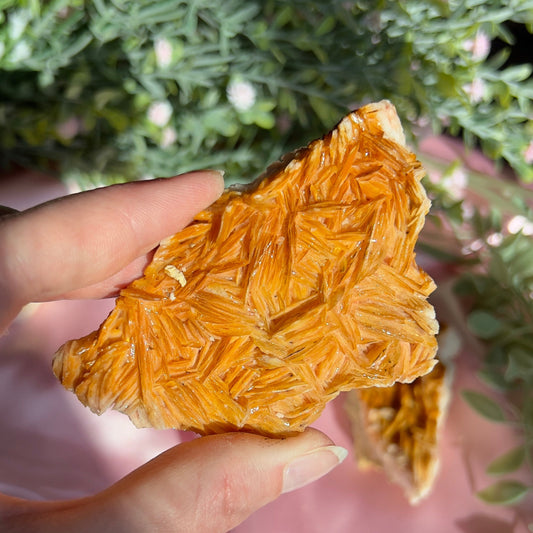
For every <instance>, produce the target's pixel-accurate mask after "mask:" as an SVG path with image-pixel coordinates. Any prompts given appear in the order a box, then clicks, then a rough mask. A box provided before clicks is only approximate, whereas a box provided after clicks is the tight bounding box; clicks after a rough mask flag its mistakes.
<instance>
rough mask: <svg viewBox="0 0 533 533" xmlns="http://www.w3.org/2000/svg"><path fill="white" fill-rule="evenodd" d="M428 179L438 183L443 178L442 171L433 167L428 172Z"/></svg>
mask: <svg viewBox="0 0 533 533" xmlns="http://www.w3.org/2000/svg"><path fill="white" fill-rule="evenodd" d="M428 179H429V181H430V183H433V184H434V185H437V183H440V181H441V180H442V173H441V172H439V171H438V170H434V169H431V170H430V171H429V172H428Z"/></svg>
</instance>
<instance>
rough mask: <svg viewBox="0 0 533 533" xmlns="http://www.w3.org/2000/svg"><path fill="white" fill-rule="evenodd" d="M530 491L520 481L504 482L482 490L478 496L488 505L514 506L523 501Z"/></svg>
mask: <svg viewBox="0 0 533 533" xmlns="http://www.w3.org/2000/svg"><path fill="white" fill-rule="evenodd" d="M528 491H529V487H527V485H524V484H523V483H520V482H519V481H512V480H504V481H498V482H496V483H494V484H493V485H491V486H490V487H487V488H486V489H483V490H480V491H479V492H478V496H479V497H480V498H481V499H482V500H483V501H485V502H486V503H491V504H497V505H512V504H515V503H519V502H520V501H522V500H523V499H524V497H525V496H526V494H527V493H528Z"/></svg>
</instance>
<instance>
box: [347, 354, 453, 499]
mask: <svg viewBox="0 0 533 533" xmlns="http://www.w3.org/2000/svg"><path fill="white" fill-rule="evenodd" d="M450 376H451V374H450V372H449V371H446V369H445V366H444V365H443V364H442V363H438V364H437V365H436V366H435V367H434V368H433V370H432V371H431V372H430V373H429V374H427V375H425V376H422V377H420V378H418V379H416V380H415V381H413V382H412V383H409V384H404V383H396V384H394V385H393V386H392V387H380V388H378V387H370V388H367V389H358V390H354V391H351V392H350V393H349V395H348V397H347V402H346V405H347V411H348V414H349V416H350V419H351V422H352V433H353V436H354V442H355V450H356V456H357V461H358V464H359V466H360V467H361V468H363V469H366V468H370V467H380V468H383V469H384V471H385V472H386V473H387V475H388V476H389V478H390V480H391V481H393V482H395V483H397V484H398V485H400V486H401V487H402V489H403V490H404V492H405V495H406V496H407V498H408V499H409V501H410V502H411V503H413V504H414V503H418V502H419V501H420V500H421V499H422V498H424V497H425V496H427V495H428V493H429V491H430V490H431V488H432V486H433V482H434V481H435V477H436V475H437V473H438V468H439V462H440V456H439V440H440V429H441V427H440V426H441V425H442V423H443V421H444V417H445V413H446V411H447V404H448V400H449V381H450V379H451V378H450Z"/></svg>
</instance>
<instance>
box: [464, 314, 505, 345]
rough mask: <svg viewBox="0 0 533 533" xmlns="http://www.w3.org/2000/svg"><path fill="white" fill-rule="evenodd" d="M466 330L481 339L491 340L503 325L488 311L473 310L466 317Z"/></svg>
mask: <svg viewBox="0 0 533 533" xmlns="http://www.w3.org/2000/svg"><path fill="white" fill-rule="evenodd" d="M467 325H468V328H469V329H470V331H471V332H472V333H474V335H477V336H478V337H480V338H482V339H491V338H493V337H495V336H497V335H498V334H499V333H500V332H501V331H502V329H503V323H502V321H501V320H499V319H498V318H496V317H495V316H494V315H493V314H492V313H489V312H488V311H482V310H475V311H472V312H471V313H470V314H469V315H468V317H467Z"/></svg>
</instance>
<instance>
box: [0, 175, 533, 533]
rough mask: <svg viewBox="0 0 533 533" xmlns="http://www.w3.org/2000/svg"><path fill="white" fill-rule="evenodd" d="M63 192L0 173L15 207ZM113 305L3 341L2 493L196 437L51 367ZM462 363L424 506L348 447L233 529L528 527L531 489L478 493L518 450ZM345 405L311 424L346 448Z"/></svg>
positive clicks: (118, 463) (40, 491)
mask: <svg viewBox="0 0 533 533" xmlns="http://www.w3.org/2000/svg"><path fill="white" fill-rule="evenodd" d="M65 193H66V190H65V188H64V187H63V186H62V185H61V184H59V183H58V182H56V181H54V180H51V179H49V178H46V177H44V176H41V175H38V174H32V173H21V174H18V175H12V176H10V177H9V178H6V177H4V178H3V179H1V181H0V204H1V205H9V206H12V207H15V208H18V209H23V208H26V207H29V206H31V205H35V204H37V203H39V202H41V201H43V200H46V199H49V198H53V197H56V196H58V195H61V194H65ZM58 268H60V265H58ZM112 305H113V301H111V300H107V301H69V302H64V301H62V302H53V303H46V304H38V305H37V304H32V305H30V306H28V307H27V308H26V309H25V310H24V311H23V312H22V313H21V314H20V316H19V317H18V318H17V320H16V321H15V323H14V324H13V325H12V326H11V328H10V330H9V332H8V334H7V335H5V336H3V337H1V338H0V405H1V406H2V409H1V410H0V491H1V492H5V493H8V494H11V495H14V496H20V497H27V498H31V499H59V498H61V499H62V498H72V497H79V496H83V495H87V494H91V493H94V492H96V491H98V490H100V489H103V488H104V487H106V486H108V485H109V484H111V483H113V482H114V481H116V480H117V479H119V478H120V477H122V476H124V475H125V474H126V473H128V472H130V471H131V470H132V469H134V468H136V467H137V466H140V465H141V464H143V463H144V462H146V461H147V460H149V459H151V458H152V457H154V456H156V455H157V454H159V453H160V452H162V451H164V450H165V449H167V448H169V447H171V446H173V445H175V444H177V443H179V442H182V441H184V440H190V439H191V438H194V435H191V434H189V433H184V432H178V431H156V430H149V429H144V430H138V429H135V428H134V427H133V425H132V424H131V423H130V422H129V420H128V419H127V418H126V417H125V416H123V415H121V414H119V413H116V412H108V413H105V414H104V415H102V416H100V417H98V416H96V415H94V414H92V413H91V412H90V411H89V410H88V409H86V408H84V407H83V406H82V405H81V404H80V403H79V402H78V401H77V399H76V398H75V396H74V395H73V394H71V393H69V392H67V391H65V390H64V389H63V387H62V386H61V385H60V384H59V383H58V382H57V381H56V379H55V377H54V376H53V374H52V371H51V359H52V355H53V353H54V352H55V350H56V349H57V348H58V347H59V346H60V345H61V344H62V343H63V342H64V341H66V340H68V339H70V338H74V337H79V336H81V335H84V334H86V333H88V332H89V331H92V330H93V329H95V328H96V327H97V326H98V325H99V323H100V322H101V321H102V320H103V319H104V318H105V316H106V314H107V312H108V311H109V310H110V309H111V307H112ZM437 312H439V310H437ZM456 366H457V368H456V379H455V381H454V389H453V396H452V402H451V405H450V412H449V416H448V419H447V421H446V424H445V427H444V431H443V435H442V445H441V470H440V474H439V476H438V478H437V481H436V483H435V487H434V490H433V492H432V493H431V495H430V496H429V497H428V498H427V499H426V500H424V501H422V502H421V503H420V504H419V505H418V506H415V507H413V506H411V505H409V504H408V503H407V501H406V499H405V498H404V496H403V494H402V492H401V490H400V489H399V488H398V487H397V486H395V485H391V484H390V483H389V482H388V481H387V479H386V478H385V476H384V475H383V473H381V472H360V471H358V469H357V467H356V465H355V462H354V458H353V454H352V453H351V452H350V455H349V457H348V458H347V459H346V461H345V462H344V463H343V464H342V465H341V466H340V467H338V468H337V469H335V470H334V471H333V472H331V473H330V474H328V475H327V476H326V477H324V478H322V479H321V480H319V481H317V482H315V483H314V484H312V485H310V486H308V487H305V488H302V489H300V490H298V491H296V492H293V493H290V494H287V495H284V496H282V497H281V498H279V499H278V500H277V501H275V502H273V503H272V504H269V505H267V506H266V507H264V508H263V509H261V510H260V511H258V512H257V513H255V514H254V515H253V516H251V517H250V518H249V519H248V520H247V521H245V522H244V523H243V524H242V525H241V526H239V527H238V528H236V529H235V531H237V532H239V533H266V532H272V531H276V532H278V533H284V532H287V533H293V532H306V533H313V532H325V531H327V532H329V533H348V532H356V531H357V532H364V533H367V532H369V533H373V532H378V533H380V532H384V531H387V530H389V529H390V528H393V529H392V530H393V531H395V532H396V533H407V532H410V533H418V532H426V531H431V532H432V533H450V532H455V531H457V532H464V533H510V532H516V533H525V532H526V531H527V524H528V523H531V522H533V497H532V496H531V495H530V496H529V497H528V498H527V499H526V500H525V501H523V502H522V503H521V504H520V505H519V506H518V507H514V508H502V507H495V506H489V505H486V504H484V503H482V502H481V501H479V500H478V499H477V498H476V497H475V495H474V494H473V492H474V491H475V490H479V489H481V488H483V487H485V486H487V485H489V484H490V483H492V482H493V481H494V480H493V479H492V478H490V477H489V476H487V475H486V474H485V473H484V469H485V467H486V466H487V465H488V463H489V462H490V461H491V460H493V459H494V458H495V457H497V456H498V455H499V454H501V453H503V452H505V451H507V450H508V449H510V448H512V447H513V445H514V444H515V442H516V436H515V435H514V434H513V433H512V430H511V429H510V428H508V427H506V426H502V425H496V424H492V423H490V422H486V421H484V420H482V419H481V418H480V417H479V416H478V415H476V414H475V413H473V412H472V411H471V410H470V409H469V408H468V407H467V406H466V404H465V403H464V402H463V400H462V399H461V397H460V395H459V392H460V391H461V390H462V389H464V388H474V389H477V390H483V387H482V385H481V383H480V382H479V381H478V380H477V378H476V377H475V369H476V361H475V360H474V358H473V356H472V355H470V354H469V353H468V352H467V351H466V350H464V351H463V353H461V354H460V356H459V358H458V360H457V365H456ZM343 402H344V397H343V396H340V397H339V398H337V399H336V400H335V401H333V402H331V403H330V404H329V405H328V407H327V409H326V410H325V411H324V413H323V415H322V416H321V417H320V419H319V420H318V421H317V422H316V423H315V424H314V426H315V427H317V428H319V429H321V430H323V431H324V432H325V433H327V434H328V435H329V436H330V437H331V438H332V439H333V440H334V441H335V442H336V443H337V444H339V445H341V446H345V447H346V448H348V449H350V450H351V448H352V446H353V443H352V437H351V435H350V431H349V426H348V421H347V418H346V416H345V414H344V407H343Z"/></svg>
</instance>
